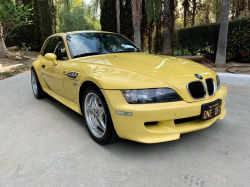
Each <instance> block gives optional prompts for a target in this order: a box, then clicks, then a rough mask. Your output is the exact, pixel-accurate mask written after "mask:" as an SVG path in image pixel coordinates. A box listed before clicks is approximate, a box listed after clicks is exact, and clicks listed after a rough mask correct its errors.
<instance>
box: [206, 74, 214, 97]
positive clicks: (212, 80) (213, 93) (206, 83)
mask: <svg viewBox="0 0 250 187" xmlns="http://www.w3.org/2000/svg"><path fill="white" fill-rule="evenodd" d="M208 79H212V78H207V79H206V80H205V82H206V88H207V80H208ZM212 81H213V86H214V92H213V94H212V95H209V93H208V88H207V93H208V95H209V96H213V95H214V94H215V92H216V91H217V89H216V85H215V81H214V79H212Z"/></svg>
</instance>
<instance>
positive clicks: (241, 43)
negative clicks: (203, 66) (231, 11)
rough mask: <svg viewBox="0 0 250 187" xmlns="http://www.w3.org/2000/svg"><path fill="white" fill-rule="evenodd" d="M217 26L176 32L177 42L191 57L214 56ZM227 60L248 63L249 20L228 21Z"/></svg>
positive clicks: (205, 26)
mask: <svg viewBox="0 0 250 187" xmlns="http://www.w3.org/2000/svg"><path fill="white" fill-rule="evenodd" d="M218 35H219V24H208V25H202V26H196V27H191V28H186V29H181V30H179V31H178V38H179V42H180V43H181V45H182V47H183V48H186V49H188V50H189V51H190V53H191V54H192V55H195V54H197V53H201V54H209V53H213V54H216V50H217V42H218ZM227 54H228V58H230V59H232V60H236V61H240V62H249V61H250V19H246V18H241V19H237V20H234V21H230V23H229V28H228V47H227Z"/></svg>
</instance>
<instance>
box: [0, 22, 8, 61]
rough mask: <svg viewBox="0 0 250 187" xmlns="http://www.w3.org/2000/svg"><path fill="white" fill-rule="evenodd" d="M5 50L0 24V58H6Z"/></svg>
mask: <svg viewBox="0 0 250 187" xmlns="http://www.w3.org/2000/svg"><path fill="white" fill-rule="evenodd" d="M6 55H7V50H6V46H5V43H4V39H3V27H2V25H1V22H0V58H3V57H6Z"/></svg>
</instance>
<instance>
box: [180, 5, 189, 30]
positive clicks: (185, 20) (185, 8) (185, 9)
mask: <svg viewBox="0 0 250 187" xmlns="http://www.w3.org/2000/svg"><path fill="white" fill-rule="evenodd" d="M182 6H183V8H184V13H183V14H184V17H183V19H184V20H183V27H184V28H186V27H187V17H188V15H187V14H188V9H189V6H190V5H189V0H184V1H183V3H182Z"/></svg>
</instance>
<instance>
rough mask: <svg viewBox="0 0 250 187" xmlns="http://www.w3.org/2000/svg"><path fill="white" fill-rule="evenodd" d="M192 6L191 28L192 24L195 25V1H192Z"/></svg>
mask: <svg viewBox="0 0 250 187" xmlns="http://www.w3.org/2000/svg"><path fill="white" fill-rule="evenodd" d="M192 4H193V11H192V22H191V26H192V27H193V26H194V23H195V16H196V7H197V0H192Z"/></svg>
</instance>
